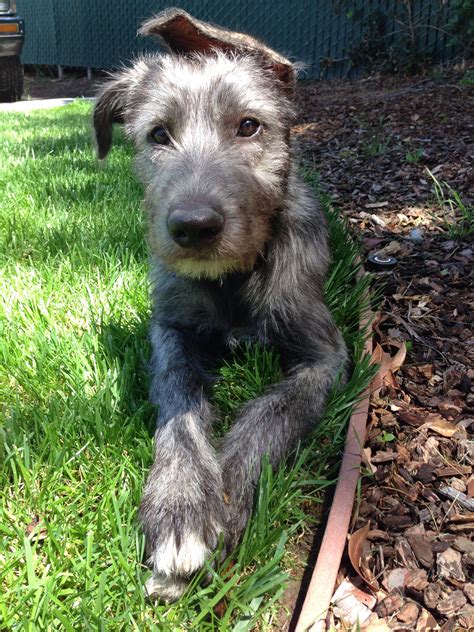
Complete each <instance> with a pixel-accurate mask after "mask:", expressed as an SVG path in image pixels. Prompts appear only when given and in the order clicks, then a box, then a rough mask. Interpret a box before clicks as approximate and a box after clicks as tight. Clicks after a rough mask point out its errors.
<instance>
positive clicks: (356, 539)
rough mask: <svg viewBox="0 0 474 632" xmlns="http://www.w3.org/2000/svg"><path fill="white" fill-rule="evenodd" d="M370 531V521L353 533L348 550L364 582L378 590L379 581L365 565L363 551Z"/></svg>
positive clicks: (355, 568)
mask: <svg viewBox="0 0 474 632" xmlns="http://www.w3.org/2000/svg"><path fill="white" fill-rule="evenodd" d="M369 531H370V522H368V523H367V524H366V525H365V527H362V528H361V529H358V530H357V531H355V532H354V533H352V534H351V537H350V540H349V544H348V547H347V552H348V555H349V559H350V561H351V564H352V566H353V567H354V570H355V571H356V573H357V574H358V575H359V577H361V578H362V579H363V580H364V582H365V583H366V584H367V585H368V586H369V587H370V588H372V590H378V583H377V581H376V579H375V578H374V577H373V575H372V573H371V571H370V569H369V568H367V567H365V566H363V561H362V553H363V549H364V543H365V542H366V540H367V535H368V533H369Z"/></svg>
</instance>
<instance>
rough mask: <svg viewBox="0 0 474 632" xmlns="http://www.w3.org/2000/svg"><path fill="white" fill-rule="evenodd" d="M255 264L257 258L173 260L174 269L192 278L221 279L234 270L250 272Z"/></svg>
mask: <svg viewBox="0 0 474 632" xmlns="http://www.w3.org/2000/svg"><path fill="white" fill-rule="evenodd" d="M254 265H255V258H252V259H250V258H248V259H246V260H237V259H213V260H205V259H202V260H196V259H181V260H177V261H174V262H173V265H172V268H173V270H174V271H175V272H176V273H177V274H179V275H181V276H186V277H189V278H192V279H220V278H222V277H224V276H226V275H227V274H230V273H232V272H248V271H249V270H251V269H252V268H253V266H254Z"/></svg>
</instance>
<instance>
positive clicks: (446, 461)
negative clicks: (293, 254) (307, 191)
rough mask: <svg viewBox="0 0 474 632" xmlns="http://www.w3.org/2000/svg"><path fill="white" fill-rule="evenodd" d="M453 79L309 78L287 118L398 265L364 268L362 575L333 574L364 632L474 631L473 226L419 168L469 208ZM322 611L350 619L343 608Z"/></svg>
mask: <svg viewBox="0 0 474 632" xmlns="http://www.w3.org/2000/svg"><path fill="white" fill-rule="evenodd" d="M462 76H463V73H456V72H455V71H451V72H450V73H448V74H445V75H444V76H441V77H440V76H438V77H437V80H436V81H435V80H434V79H432V78H429V77H417V78H410V79H397V78H388V79H387V78H378V79H369V80H364V81H357V82H331V83H328V82H326V83H315V82H311V83H308V84H306V85H303V86H302V94H301V100H300V109H301V112H302V117H300V120H301V119H303V123H301V124H299V125H297V126H296V127H295V135H296V139H297V143H298V145H299V150H300V151H301V152H302V153H303V156H304V159H305V161H306V163H307V164H309V165H311V166H312V167H313V168H315V169H316V170H317V171H319V172H320V174H321V186H322V188H323V189H325V190H326V191H327V192H328V193H329V194H330V196H331V197H332V199H333V200H334V202H335V204H336V205H337V206H338V207H339V208H340V209H341V211H342V212H343V213H344V215H345V216H346V217H347V218H348V220H349V222H350V225H351V226H352V227H353V229H354V234H355V235H356V236H358V238H360V239H361V241H362V244H363V249H364V252H365V254H366V255H368V254H376V253H382V254H385V255H390V256H393V257H395V258H396V259H397V261H398V263H397V265H396V266H395V268H393V269H391V270H388V271H377V272H375V276H376V280H375V285H376V286H377V287H378V288H379V289H380V288H382V292H383V303H382V306H381V310H380V316H379V318H378V320H377V322H376V323H375V338H376V342H377V343H378V347H377V350H376V355H377V357H378V359H379V360H380V361H381V362H382V365H383V368H384V370H383V375H384V379H383V380H382V382H381V384H379V388H377V390H376V391H375V392H374V393H373V395H372V406H371V413H370V420H369V426H368V439H367V443H366V450H365V469H366V475H365V476H364V477H363V479H362V489H361V493H360V501H359V502H358V503H357V506H356V507H355V510H354V518H353V530H354V532H356V531H358V530H359V531H358V533H357V535H356V536H355V540H354V542H356V544H355V545H354V546H355V547H356V548H355V550H356V551H357V554H356V555H355V556H354V554H353V555H352V558H353V559H352V561H353V564H354V565H355V566H356V567H357V571H358V573H359V575H360V576H361V577H363V578H364V580H365V581H362V580H361V579H360V578H358V577H357V575H356V574H355V572H354V569H353V568H352V567H351V565H350V563H349V561H348V560H347V565H346V567H344V568H343V569H341V580H342V579H343V578H344V579H350V580H354V577H356V578H357V579H356V580H354V583H355V584H356V586H359V589H362V591H363V593H366V595H365V596H361V597H360V599H359V603H362V602H364V603H365V604H366V606H367V605H368V606H369V607H368V609H367V610H366V614H365V616H366V621H365V625H364V626H363V627H365V628H366V629H368V630H371V631H374V630H380V631H382V630H431V629H433V630H437V629H443V630H459V629H466V630H469V629H474V605H473V604H474V584H473V583H472V582H473V579H472V577H473V569H474V542H473V539H472V534H473V530H474V478H473V476H472V466H473V464H474V440H473V439H474V437H473V431H474V415H473V412H474V410H473V408H474V394H473V390H472V378H473V376H474V370H473V368H472V367H473V340H472V330H471V329H470V325H471V324H472V322H473V311H474V310H473V285H472V279H473V275H474V272H473V270H474V267H473V248H472V236H471V237H470V238H468V237H467V236H466V235H464V236H463V235H462V234H455V233H453V232H452V231H453V229H451V232H449V226H453V225H455V226H457V227H458V228H459V227H460V225H461V215H460V213H459V211H458V209H457V208H456V205H454V206H453V207H450V206H449V204H442V203H440V200H439V199H436V197H435V195H434V193H433V190H434V182H433V179H432V178H431V176H430V175H429V174H428V172H427V170H426V167H428V168H429V169H430V170H431V172H432V173H433V174H434V175H435V177H436V179H437V180H438V181H439V182H443V181H446V182H447V183H448V184H449V185H450V186H451V187H452V189H454V190H455V191H456V192H457V193H458V194H459V195H460V197H461V199H462V201H463V203H464V204H465V205H466V206H468V205H469V204H471V205H472V201H473V197H474V195H473V194H474V191H473V185H474V179H473V171H472V165H473V164H474V162H473V157H474V156H473V154H474V149H473V127H474V125H473V119H472V112H473V111H474V108H473V96H474V90H473V87H470V86H464V85H461V83H460V81H459V80H460V78H461V77H462ZM445 190H446V191H447V189H446V188H445ZM471 215H472V207H471ZM457 232H458V233H461V231H457ZM469 239H470V240H471V241H469ZM400 349H401V350H402V351H400ZM405 349H407V350H408V351H407V355H406V359H405V361H404V363H403V364H402V366H401V367H398V360H399V358H400V354H401V353H403V352H404V350H405ZM397 352H398V356H397V355H396V354H397ZM394 357H395V359H394ZM353 537H354V536H353ZM354 558H355V559H354ZM369 584H370V586H369ZM362 610H363V609H362ZM362 610H361V611H360V612H359V614H361V613H362ZM371 610H372V614H370V611H371ZM352 611H353V612H354V611H357V609H355V610H354V609H352ZM332 616H333V621H334V622H335V624H336V627H339V628H340V629H348V623H349V622H350V618H351V615H350V613H347V612H346V613H345V612H344V608H343V607H342V608H338V607H336V608H334V612H333V615H332Z"/></svg>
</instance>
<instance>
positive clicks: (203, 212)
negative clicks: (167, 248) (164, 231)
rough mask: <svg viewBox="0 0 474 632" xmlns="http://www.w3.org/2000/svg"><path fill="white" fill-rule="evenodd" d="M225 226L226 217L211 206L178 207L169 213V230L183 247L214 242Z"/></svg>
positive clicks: (199, 245)
mask: <svg viewBox="0 0 474 632" xmlns="http://www.w3.org/2000/svg"><path fill="white" fill-rule="evenodd" d="M223 226H224V218H223V217H222V215H221V214H220V213H218V212H217V211H216V210H215V209H213V208H212V207H210V206H198V207H193V208H192V209H189V208H188V209H187V208H177V209H174V210H172V211H171V213H170V214H169V215H168V232H169V234H170V235H171V237H172V238H173V239H174V241H175V242H176V243H177V244H179V245H180V246H182V247H183V248H204V247H206V246H209V245H210V244H212V242H213V241H215V239H216V238H217V237H218V235H219V233H220V232H221V231H222V228H223Z"/></svg>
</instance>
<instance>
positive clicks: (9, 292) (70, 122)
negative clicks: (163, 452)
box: [0, 103, 371, 632]
mask: <svg viewBox="0 0 474 632" xmlns="http://www.w3.org/2000/svg"><path fill="white" fill-rule="evenodd" d="M89 110H90V105H89V104H85V103H74V104H73V105H71V106H68V107H64V108H60V109H57V110H52V111H46V112H45V111H40V112H36V113H30V114H15V115H11V114H8V115H5V114H4V115H2V116H0V136H1V138H2V144H1V146H0V190H1V195H0V235H1V245H0V270H1V272H0V402H1V408H0V414H1V419H0V489H1V501H0V577H1V592H0V629H1V630H4V629H5V630H6V629H8V630H74V631H77V630H81V631H82V630H94V631H95V630H134V629H135V630H165V631H166V630H189V629H198V630H234V631H235V632H242V631H244V630H250V629H251V628H252V627H253V626H254V625H255V623H256V622H257V621H258V622H259V624H260V628H259V629H263V630H265V629H270V628H271V626H272V620H273V618H274V616H275V611H276V609H277V605H276V601H277V599H278V597H279V596H280V595H281V593H282V591H283V590H284V588H285V585H286V582H287V578H288V575H289V574H291V573H294V572H295V571H296V567H297V566H298V565H301V561H298V560H297V559H296V558H295V556H294V553H292V552H291V551H294V544H295V541H296V539H297V538H298V537H299V536H300V535H301V533H302V532H303V531H305V530H308V529H312V528H313V526H314V521H315V520H316V518H315V516H317V515H318V506H319V504H320V503H321V502H322V499H323V497H324V492H325V490H326V489H327V487H328V486H329V485H331V484H332V482H333V481H334V479H335V477H336V476H337V465H338V456H339V455H340V451H341V447H342V444H343V439H344V433H345V427H346V423H347V421H348V418H349V416H350V412H351V407H352V405H353V403H354V401H355V400H356V399H357V396H358V394H359V392H360V391H361V389H362V388H363V387H364V385H365V384H366V383H367V381H368V379H369V375H370V373H371V371H370V369H369V368H368V367H367V362H366V361H365V360H361V357H362V341H361V336H360V334H359V333H358V327H357V323H358V315H359V310H360V306H361V296H362V295H363V285H361V284H358V285H357V284H355V283H354V270H353V269H352V268H351V263H352V261H353V259H354V256H355V248H354V246H353V245H352V243H351V242H350V240H349V239H348V237H347V234H346V231H345V228H344V227H343V226H342V225H341V223H339V221H338V220H337V219H336V216H335V214H334V213H333V212H330V211H329V210H328V213H329V217H330V221H331V230H332V240H333V248H334V261H335V264H334V265H333V269H332V274H331V277H330V279H329V280H328V286H327V293H328V300H329V303H330V305H331V308H332V310H333V313H334V314H335V317H336V319H337V322H338V324H339V325H340V326H341V327H342V329H343V331H344V334H345V336H346V340H347V341H348V343H349V344H350V347H351V349H352V353H353V357H354V359H355V360H356V368H355V371H354V374H353V376H352V378H351V380H350V383H349V384H348V386H347V387H346V388H345V389H344V391H343V392H342V393H339V394H336V393H335V394H334V395H332V397H331V401H330V403H329V406H328V410H327V412H326V415H325V418H324V421H323V423H321V424H320V425H319V427H318V428H317V430H316V431H315V432H314V434H313V436H312V437H311V438H310V440H309V441H308V442H307V443H305V445H304V446H302V447H301V448H300V449H299V451H298V452H297V454H296V455H293V456H292V457H291V459H290V460H289V462H288V463H287V465H286V467H285V468H282V469H280V470H279V471H278V472H276V473H274V474H272V473H271V472H270V471H269V470H268V468H265V469H264V474H263V479H264V480H263V481H262V484H261V486H260V490H259V495H258V501H257V508H256V512H255V516H254V518H253V520H252V522H251V524H250V526H249V528H248V530H247V532H246V535H245V538H244V541H243V543H242V544H241V546H240V547H239V549H238V550H237V551H236V553H235V555H234V557H233V564H232V565H229V563H228V562H227V563H226V564H223V565H222V566H220V567H219V566H218V567H217V570H212V569H211V567H209V568H208V569H205V570H204V571H203V572H204V573H211V576H212V578H211V581H210V583H209V584H207V585H206V586H203V585H199V579H200V578H199V577H198V578H196V582H194V583H193V585H192V586H191V588H190V590H189V591H188V593H186V595H185V596H184V597H183V598H182V599H181V600H180V601H179V602H178V603H177V604H174V605H169V606H163V605H152V604H150V603H148V602H147V601H146V599H145V598H144V592H143V584H144V581H145V580H146V578H147V577H148V574H149V571H148V570H147V569H146V568H145V567H144V566H143V565H142V554H143V539H142V536H141V534H140V532H139V530H138V528H137V523H136V511H137V507H138V504H139V501H140V495H141V491H142V487H143V483H144V479H145V475H146V472H147V468H148V467H149V465H150V463H151V458H152V440H151V431H152V428H153V417H154V411H153V408H152V406H151V405H150V404H149V403H148V402H147V390H148V376H147V369H146V363H147V358H148V353H149V346H148V341H147V328H148V319H149V299H148V282H147V250H146V244H145V241H144V237H143V226H142V216H141V211H140V196H141V193H140V189H139V187H138V185H137V184H136V182H135V179H134V176H133V173H132V171H131V149H130V147H129V146H128V145H127V144H126V143H124V141H123V140H122V138H121V136H120V134H118V135H117V136H118V138H117V144H116V145H115V148H114V150H113V151H112V153H111V156H110V159H109V161H108V164H107V166H106V167H105V168H98V166H97V164H96V162H95V159H94V157H93V153H92V149H91V144H90V132H89V116H90V112H89ZM325 204H326V206H328V204H327V201H325ZM278 374H279V368H278V361H277V358H276V357H275V356H274V355H273V354H272V353H271V352H270V351H268V350H262V349H259V348H258V347H248V348H245V349H243V350H241V351H240V352H239V353H238V354H236V356H235V358H234V360H233V362H231V363H230V364H228V365H226V366H224V367H223V369H222V377H221V380H220V381H219V382H218V383H217V385H216V387H215V401H216V405H217V406H218V408H219V409H220V411H221V415H222V417H223V418H224V421H227V422H228V421H229V419H231V417H232V415H233V413H234V412H235V410H236V409H237V407H238V406H239V405H240V404H241V403H242V402H243V401H245V400H246V399H247V398H249V397H253V396H255V395H256V394H258V393H261V392H262V390H264V389H265V387H266V386H267V385H268V384H269V383H271V382H272V381H274V380H276V379H278ZM288 542H290V543H291V544H292V546H290V547H288V546H286V544H287V543H288ZM219 602H220V607H219V608H218V609H217V610H218V612H219V616H218V615H217V613H216V611H215V610H214V608H215V606H216V604H218V603H219Z"/></svg>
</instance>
